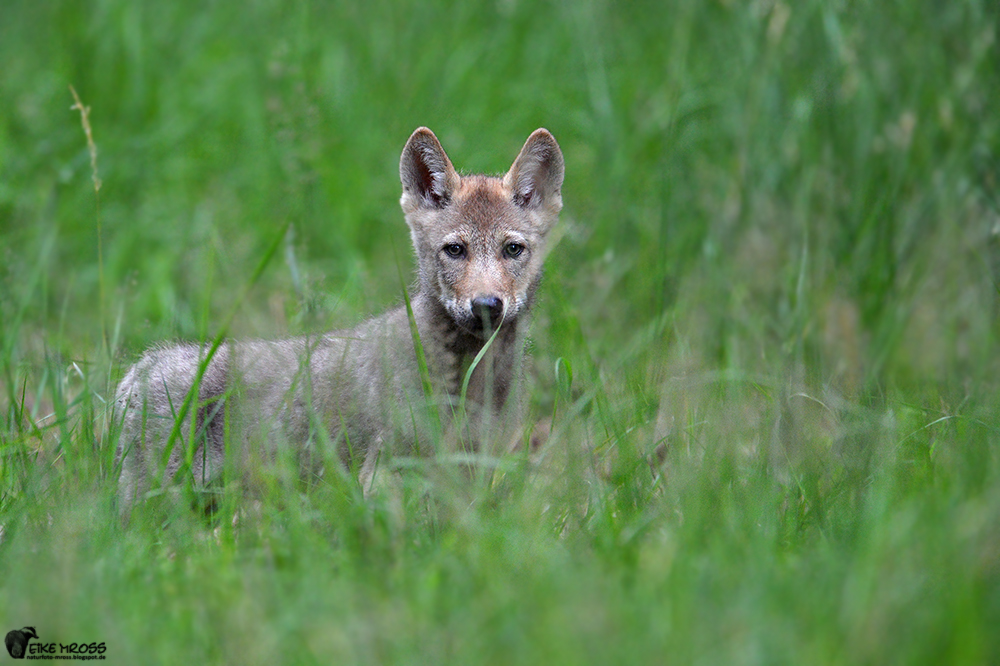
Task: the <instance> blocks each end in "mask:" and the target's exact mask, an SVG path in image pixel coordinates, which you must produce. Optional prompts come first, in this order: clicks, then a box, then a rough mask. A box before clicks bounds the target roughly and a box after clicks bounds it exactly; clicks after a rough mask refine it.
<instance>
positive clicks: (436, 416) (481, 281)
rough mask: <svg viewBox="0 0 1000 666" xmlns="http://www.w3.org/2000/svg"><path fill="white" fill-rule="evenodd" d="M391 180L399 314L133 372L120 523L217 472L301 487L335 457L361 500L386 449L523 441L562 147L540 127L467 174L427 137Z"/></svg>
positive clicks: (121, 395)
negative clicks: (408, 246)
mask: <svg viewBox="0 0 1000 666" xmlns="http://www.w3.org/2000/svg"><path fill="white" fill-rule="evenodd" d="M399 175H400V180H401V181H402V184H403V195H402V198H401V199H400V204H401V205H402V208H403V212H404V213H405V216H406V223H407V224H408V225H409V227H410V237H411V239H412V241H413V249H414V251H415V252H416V255H417V264H418V274H419V278H418V281H417V284H416V286H415V287H414V288H413V289H411V293H410V295H409V297H408V299H407V302H406V303H405V304H404V305H403V306H400V307H398V308H396V309H395V310H391V311H389V312H386V313H385V314H383V315H381V316H379V317H376V318H374V319H369V320H368V321H365V322H364V323H362V324H360V325H358V326H357V327H355V328H353V329H348V330H341V331H334V332H332V333H327V334H323V335H309V336H303V337H298V338H292V339H288V340H278V341H257V340H248V341H238V342H237V341H231V342H226V343H223V344H222V345H220V346H219V347H218V348H217V349H216V350H215V353H214V354H212V355H211V357H210V358H209V352H210V346H209V345H198V344H180V345H175V346H158V347H154V348H152V349H150V350H148V351H147V352H146V353H145V354H143V356H142V357H141V358H140V359H139V361H138V362H137V363H136V364H135V365H133V366H132V367H131V368H130V369H129V370H128V373H127V374H126V375H125V377H124V379H122V381H121V384H120V385H119V387H118V392H117V397H116V406H117V409H118V410H119V412H118V416H117V418H118V419H119V420H120V423H121V432H120V437H119V440H118V448H117V461H118V464H120V465H121V477H120V479H119V489H118V492H119V502H120V505H121V509H122V512H123V513H124V514H126V515H127V513H128V512H129V510H130V508H131V506H132V504H133V502H134V501H135V500H136V499H141V498H143V497H144V496H146V494H147V493H148V492H149V491H150V490H153V489H156V488H159V487H164V486H167V485H169V484H170V483H172V482H177V481H180V480H183V479H188V480H190V481H193V483H194V484H195V487H204V486H206V485H208V484H210V483H212V482H217V481H218V480H220V479H221V477H222V475H223V471H224V467H225V470H226V473H227V474H233V473H234V472H235V474H236V475H244V476H245V475H247V474H248V472H249V471H250V470H251V469H254V468H255V467H259V464H260V463H264V462H266V461H268V460H273V459H274V458H275V456H277V455H280V454H282V453H283V452H285V453H287V452H291V454H292V455H294V456H295V460H297V461H298V463H299V465H300V471H301V473H302V474H307V473H309V472H310V471H317V470H318V469H319V464H318V462H317V461H321V460H322V455H321V454H322V451H323V450H331V449H324V447H330V446H332V447H335V448H334V449H332V451H335V453H336V455H337V456H338V457H339V459H340V460H341V461H342V462H343V463H344V464H345V465H347V466H348V467H349V468H350V469H353V470H359V469H360V471H359V481H360V482H361V484H362V487H363V488H365V489H366V490H367V489H368V487H369V485H368V484H369V483H370V482H371V480H372V477H373V475H374V473H375V470H376V463H377V461H378V458H379V455H380V453H381V452H383V451H388V452H399V453H403V454H405V453H410V452H422V453H427V452H430V451H433V450H435V447H436V446H438V444H439V443H441V442H445V443H446V444H447V443H449V442H450V443H451V444H452V445H456V444H458V445H461V446H463V447H465V448H466V450H474V451H480V452H493V453H498V452H502V450H503V449H504V447H505V446H507V445H508V444H509V443H511V442H514V441H516V440H517V432H518V430H519V428H520V426H521V414H520V412H521V409H520V408H521V400H520V396H519V390H518V383H519V381H520V378H521V374H522V371H521V365H522V359H523V356H524V340H525V329H526V326H527V319H528V317H527V315H528V311H529V309H530V308H531V304H532V300H533V296H534V293H535V289H536V287H537V285H538V282H539V279H540V277H541V274H542V261H543V259H544V257H545V254H546V238H547V236H548V234H549V231H550V230H551V229H552V227H553V225H554V224H555V222H556V220H557V218H558V216H559V211H560V209H561V208H562V196H561V192H560V189H561V187H562V182H563V156H562V152H561V151H560V150H559V144H557V143H556V140H555V138H554V137H553V136H552V135H551V134H550V133H549V132H548V131H546V130H544V129H539V130H536V131H535V132H534V133H532V134H531V136H530V137H528V140H527V141H526V142H525V144H524V147H523V148H522V149H521V152H520V153H519V154H518V156H517V158H516V159H515V160H514V163H513V165H512V166H511V167H510V170H509V171H508V172H507V173H506V174H505V175H504V176H502V177H490V176H481V175H468V176H461V175H459V174H458V173H457V172H456V171H455V168H454V167H453V166H452V163H451V161H450V160H449V159H448V156H447V155H446V154H445V152H444V149H443V148H442V147H441V144H440V143H439V142H438V140H437V137H435V136H434V133H433V132H431V131H430V130H429V129H427V128H426V127H421V128H419V129H418V130H416V131H415V132H414V133H413V134H412V136H410V139H409V141H407V143H406V147H405V148H403V154H402V157H401V159H400V163H399ZM477 358H478V363H476V362H475V361H476V359H477ZM470 367H471V368H473V370H472V373H471V375H469V374H468V373H469V369H470ZM255 463H256V465H255Z"/></svg>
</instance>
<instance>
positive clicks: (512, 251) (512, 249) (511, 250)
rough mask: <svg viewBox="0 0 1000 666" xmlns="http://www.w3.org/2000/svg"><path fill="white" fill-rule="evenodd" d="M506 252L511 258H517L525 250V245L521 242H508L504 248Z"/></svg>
mask: <svg viewBox="0 0 1000 666" xmlns="http://www.w3.org/2000/svg"><path fill="white" fill-rule="evenodd" d="M503 251H504V253H505V254H506V255H507V256H508V257H510V258H511V259H516V258H518V257H519V256H521V253H522V252H524V246H523V245H521V244H520V243H507V245H505V246H504V248H503Z"/></svg>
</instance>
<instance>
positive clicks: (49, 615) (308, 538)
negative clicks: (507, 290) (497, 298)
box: [0, 0, 1000, 664]
mask: <svg viewBox="0 0 1000 666" xmlns="http://www.w3.org/2000/svg"><path fill="white" fill-rule="evenodd" d="M998 30H1000V6H998V5H997V3H996V2H995V0H955V1H953V2H948V3H941V2H935V1H933V0H907V1H906V2H903V1H895V0H890V1H885V2H874V1H869V0H827V1H824V0H801V1H800V2H794V3H792V2H787V0H755V1H753V2H735V1H733V0H716V1H709V2H700V1H698V0H665V1H664V2H652V1H648V0H637V1H636V2H630V3H613V2H608V1H607V0H579V1H578V2H567V3H556V2H543V1H539V2H524V1H523V0H495V1H493V2H484V1H481V0H469V1H467V2H463V3H457V2H456V3H452V2H447V1H445V0H422V1H421V2H410V1H409V0H404V1H403V2H385V1H383V0H371V2H366V3H357V4H355V3H327V2H320V1H318V0H313V1H311V2H310V1H305V0H292V1H288V2H272V1H269V0H251V1H248V2H243V3H230V2H211V3H196V2H190V1H187V0H178V1H175V2H161V3H154V2H145V1H142V0H139V1H131V2H128V1H125V0H88V1H85V2H70V1H68V0H54V1H52V2H37V1H35V0H5V1H4V2H3V6H2V7H0V63H2V73H0V100H2V101H0V633H6V632H7V631H9V630H11V629H15V628H20V627H22V626H33V627H35V628H36V630H37V632H38V634H39V642H41V643H49V642H56V643H59V644H69V643H72V642H76V643H84V644H89V643H92V642H97V643H100V642H104V643H105V644H106V646H105V647H106V652H105V653H104V656H105V657H106V660H107V661H110V662H114V663H181V662H182V661H188V662H191V663H245V664H256V663H274V662H281V663H337V664H339V663H350V664H354V663H358V664H386V663H393V664H445V663H454V664H472V663H489V664H532V663H537V664H561V663H566V664H584V663H594V664H609V663H623V664H624V663H628V664H779V663H780V664H785V663H787V664H892V663H905V664H925V663H926V664H942V663H948V664H987V663H997V662H998V661H1000V631H998V627H1000V345H998V341H1000V301H998V295H1000V290H998V285H1000V115H998V113H997V109H998V108H1000V47H998V43H997V40H998ZM71 86H72V90H73V91H75V93H76V94H78V95H79V98H80V100H81V101H82V106H83V107H84V108H87V109H89V113H88V115H87V117H86V119H87V122H86V125H87V128H86V129H85V126H84V123H83V122H82V120H83V117H82V113H81V108H80V107H79V106H76V103H75V101H74V92H72V91H71V88H70V87H71ZM71 107H75V108H71ZM421 125H426V126H428V127H430V128H431V129H433V130H434V131H435V133H437V135H438V137H439V138H440V139H441V141H442V143H443V145H444V147H445V149H446V150H447V151H448V154H449V156H450V157H451V158H452V160H453V161H454V163H455V165H456V167H458V168H459V169H460V170H463V171H466V172H488V173H498V172H502V171H504V170H505V169H506V168H507V167H508V166H509V165H510V161H511V160H512V159H513V157H514V155H516V153H517V150H518V149H519V148H520V146H521V145H522V143H523V142H524V140H525V138H526V137H527V136H528V134H529V133H530V132H531V131H532V130H534V129H535V128H537V127H546V128H548V129H549V130H550V131H551V132H552V133H553V134H554V135H555V136H556V138H557V139H558V141H559V143H560V145H561V147H562V150H563V152H564V155H565V157H566V182H565V184H564V187H563V200H564V204H565V206H564V209H563V214H562V221H561V223H560V227H559V229H558V231H557V235H558V236H559V241H558V244H557V245H556V246H555V248H554V249H553V251H552V252H551V254H550V255H549V258H548V260H547V270H546V276H545V280H544V282H543V285H542V288H541V290H540V297H539V301H538V304H537V307H536V310H535V316H534V322H533V328H532V342H531V347H532V353H533V361H532V370H531V383H530V404H531V412H532V415H533V418H534V419H539V420H540V419H551V420H552V437H551V439H550V440H549V442H548V443H547V444H546V446H545V447H544V448H543V449H542V450H541V451H539V452H538V454H537V455H536V456H533V457H531V458H530V459H529V458H526V457H524V456H512V457H511V458H510V459H505V460H502V461H500V462H499V463H498V464H497V465H496V466H495V467H493V468H491V469H492V470H493V471H492V473H491V474H489V475H487V476H488V477H489V478H485V479H477V480H476V482H475V483H469V484H467V485H462V484H460V483H455V480H454V479H450V480H449V479H448V478H443V477H439V476H436V475H435V474H433V473H432V472H431V469H432V467H433V461H431V460H426V461H421V460H413V461H411V463H410V467H409V468H408V469H405V470H403V471H402V472H401V473H400V475H399V482H398V484H397V487H396V489H395V491H394V492H391V493H385V494H376V495H374V496H372V497H368V498H365V497H363V495H362V493H361V491H360V489H359V488H358V487H357V483H356V482H355V481H354V480H353V479H352V478H351V477H350V476H349V475H348V474H346V473H339V474H338V473H330V474H328V475H326V476H325V477H324V478H323V480H322V481H321V482H318V483H314V484H312V485H310V486H308V487H296V486H295V485H294V484H292V485H291V486H289V485H288V484H282V483H275V484H273V487H270V489H269V490H266V491H265V492H264V493H263V496H262V497H261V500H260V502H259V506H258V507H257V509H256V510H255V511H253V512H250V513H246V512H243V513H240V498H239V497H238V495H237V494H236V493H226V492H224V493H223V499H222V502H221V504H220V509H219V511H218V512H217V513H216V514H215V515H214V516H212V517H209V518H206V517H204V516H201V515H200V514H198V513H196V512H194V511H190V510H186V509H183V508H182V509H175V510H171V511H168V512H167V513H166V514H164V513H163V512H158V511H154V510H149V511H146V512H141V511H139V512H137V515H135V516H134V517H133V519H132V520H131V521H129V522H128V523H123V522H122V521H121V520H120V519H119V516H118V512H117V509H116V507H115V489H116V478H115V470H114V445H115V442H114V437H113V434H114V427H113V423H112V422H111V419H110V418H109V416H108V415H109V411H108V409H109V404H110V402H111V401H112V397H113V393H114V387H115V385H116V383H117V381H118V380H119V379H120V377H121V375H122V373H123V372H124V369H125V368H127V367H128V365H129V364H130V363H132V362H133V361H134V360H136V359H137V358H138V356H139V354H140V353H141V352H142V350H143V349H145V348H146V347H148V346H149V345H150V344H153V343H155V342H157V341H161V340H211V339H213V338H214V337H216V336H218V335H220V334H224V335H227V336H232V337H237V338H239V337H277V336H283V335H292V334H298V333H303V332H312V331H322V330H326V329H329V328H333V327H340V326H349V325H352V324H354V323H356V322H358V321H360V320H362V319H364V318H365V317H367V316H369V315H371V314H374V313H378V312H381V311H382V310H384V309H386V308H388V307H390V306H392V305H394V304H396V303H399V302H400V301H401V300H402V298H403V290H404V288H405V286H406V285H407V284H409V283H410V281H411V280H412V270H413V260H412V252H411V250H410V247H409V238H408V233H407V230H406V227H405V224H404V222H403V216H402V213H401V211H400V210H399V205H398V200H399V194H400V185H399V177H398V160H399V154H400V151H401V149H402V146H403V144H404V143H405V141H406V139H407V137H408V136H409V134H410V132H412V131H413V130H414V129H415V128H416V127H418V126H421ZM87 129H89V138H90V139H91V140H92V146H91V145H88V131H87ZM92 148H93V152H92ZM237 516H238V517H239V519H237V520H234V518H235V517H237Z"/></svg>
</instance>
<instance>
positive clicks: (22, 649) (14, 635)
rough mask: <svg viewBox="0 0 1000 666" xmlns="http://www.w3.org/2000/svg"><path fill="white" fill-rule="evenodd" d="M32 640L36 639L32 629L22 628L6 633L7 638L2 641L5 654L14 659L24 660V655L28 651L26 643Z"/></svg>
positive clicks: (36, 635)
mask: <svg viewBox="0 0 1000 666" xmlns="http://www.w3.org/2000/svg"><path fill="white" fill-rule="evenodd" d="M32 638H35V639H37V638H38V634H37V633H36V632H35V628H34V627H24V628H23V629H15V630H14V631H8V632H7V638H5V639H4V643H5V644H6V645H7V652H9V653H10V656H12V657H13V658H14V659H24V654H25V653H26V652H27V651H28V641H29V640H31V639H32Z"/></svg>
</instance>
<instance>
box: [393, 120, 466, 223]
mask: <svg viewBox="0 0 1000 666" xmlns="http://www.w3.org/2000/svg"><path fill="white" fill-rule="evenodd" d="M399 180H400V182H402V184H403V197H402V199H401V200H400V203H401V204H402V206H403V209H404V210H406V211H410V210H416V209H417V208H420V207H432V208H444V207H445V206H447V205H448V203H449V202H450V201H451V195H452V193H453V192H454V191H455V190H457V189H458V184H459V180H460V178H459V176H458V173H456V171H455V167H453V166H452V165H451V160H449V159H448V156H447V155H446V154H445V152H444V148H442V147H441V143H440V142H439V141H438V140H437V137H436V136H434V132H432V131H430V130H429V129H427V128H426V127H420V128H418V129H417V130H416V131H415V132H414V133H413V134H411V135H410V140H409V141H407V142H406V147H405V148H403V155H402V156H401V157H400V158H399Z"/></svg>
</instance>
